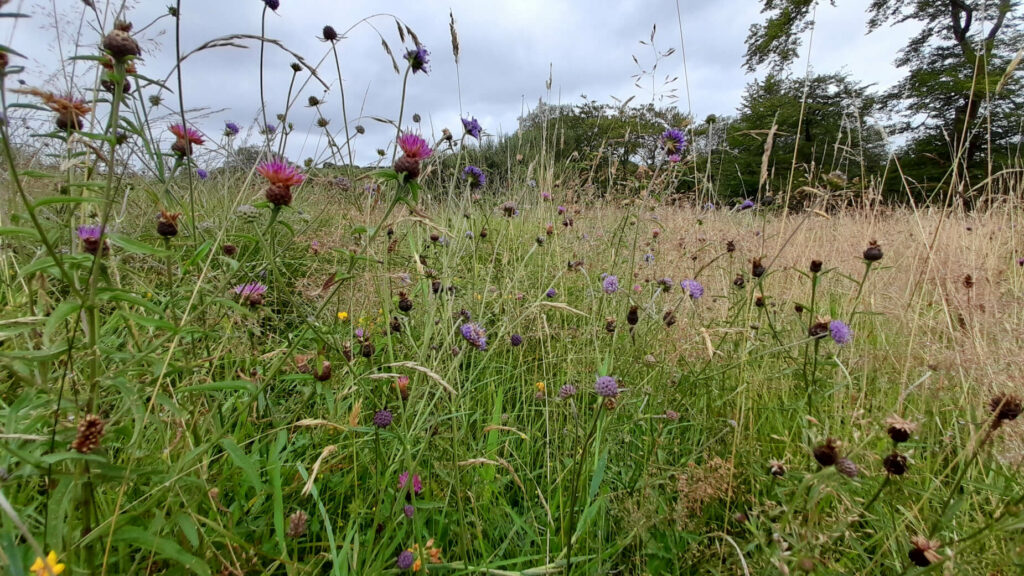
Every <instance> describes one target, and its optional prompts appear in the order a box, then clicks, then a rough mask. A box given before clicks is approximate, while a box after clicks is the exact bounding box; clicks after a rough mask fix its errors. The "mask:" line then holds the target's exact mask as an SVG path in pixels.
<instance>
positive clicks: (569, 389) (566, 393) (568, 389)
mask: <svg viewBox="0 0 1024 576" xmlns="http://www.w3.org/2000/svg"><path fill="white" fill-rule="evenodd" d="M575 395H576V387H575V386H573V385H572V384H565V385H563V386H562V387H561V388H559V389H558V397H559V398H560V399H562V400H568V399H569V398H572V397H573V396H575Z"/></svg>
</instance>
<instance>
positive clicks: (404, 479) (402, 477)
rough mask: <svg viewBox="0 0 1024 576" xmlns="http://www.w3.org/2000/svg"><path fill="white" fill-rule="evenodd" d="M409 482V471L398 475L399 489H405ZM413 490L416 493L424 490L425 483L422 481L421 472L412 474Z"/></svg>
mask: <svg viewBox="0 0 1024 576" xmlns="http://www.w3.org/2000/svg"><path fill="white" fill-rule="evenodd" d="M408 483H409V471H408V470H406V471H404V472H402V473H401V474H399V475H398V491H399V492H401V491H402V490H405V486H406V484H408ZM412 491H413V493H414V494H416V495H419V493H420V492H423V483H422V482H421V481H420V475H419V474H413V475H412Z"/></svg>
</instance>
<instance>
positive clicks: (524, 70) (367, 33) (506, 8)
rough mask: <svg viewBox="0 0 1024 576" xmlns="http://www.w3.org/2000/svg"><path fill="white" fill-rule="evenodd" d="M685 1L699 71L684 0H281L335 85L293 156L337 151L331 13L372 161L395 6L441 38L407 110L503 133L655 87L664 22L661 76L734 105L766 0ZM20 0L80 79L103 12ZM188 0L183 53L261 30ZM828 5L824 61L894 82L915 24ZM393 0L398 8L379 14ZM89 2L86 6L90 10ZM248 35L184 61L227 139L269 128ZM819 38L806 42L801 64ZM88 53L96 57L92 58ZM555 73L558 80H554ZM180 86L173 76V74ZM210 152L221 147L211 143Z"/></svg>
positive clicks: (32, 28)
mask: <svg viewBox="0 0 1024 576" xmlns="http://www.w3.org/2000/svg"><path fill="white" fill-rule="evenodd" d="M678 2H679V9H680V11H681V20H682V38H683V40H684V41H685V44H684V48H685V62H686V68H687V72H688V83H687V82H686V78H687V76H684V73H683V72H684V70H683V63H684V61H683V51H682V50H679V48H680V45H681V43H680V27H679V19H678V18H677V10H676V6H677V4H676V0H614V1H613V0H508V1H504V2H501V1H490V2H485V1H480V0H450V1H449V2H433V1H429V0H428V1H423V0H420V1H417V2H413V1H408V0H399V1H394V2H380V1H379V0H348V1H346V2H338V1H335V0H280V4H281V5H280V8H279V9H278V10H277V12H276V13H275V12H269V11H268V12H267V15H266V36H267V37H269V38H275V39H279V40H281V41H282V42H283V43H284V45H285V46H287V47H288V48H289V49H291V50H293V51H294V52H296V53H299V54H301V55H302V56H303V57H304V58H305V59H306V60H308V61H309V62H310V63H311V64H313V65H318V64H319V67H318V70H319V73H320V76H321V77H322V78H323V80H324V81H325V82H326V83H327V84H328V85H329V86H330V91H329V92H327V93H326V94H325V92H324V88H323V86H321V85H320V84H319V83H318V82H316V81H315V80H312V81H309V82H308V83H305V84H304V85H303V83H304V82H306V81H307V80H308V79H309V75H308V74H306V73H302V74H300V75H299V76H298V84H297V87H299V86H301V87H302V92H301V93H299V94H294V93H293V98H297V105H296V106H294V107H293V108H292V111H291V112H290V117H289V119H290V120H291V121H292V122H294V124H295V131H294V132H293V134H292V135H291V137H290V142H289V145H288V155H289V156H290V157H291V158H293V159H295V160H301V159H303V158H306V157H310V156H312V157H316V158H318V159H324V158H325V157H324V140H323V138H322V137H321V133H320V132H319V131H318V129H317V128H316V127H315V125H314V122H315V120H316V117H317V115H316V113H315V112H314V111H313V110H311V109H309V108H308V107H306V106H305V103H306V100H307V97H308V96H310V95H313V96H317V97H321V98H323V99H324V100H325V102H326V104H325V106H324V107H323V115H324V116H325V117H326V118H328V119H330V120H331V124H330V129H331V130H332V131H335V133H337V132H338V131H341V130H342V118H341V97H340V94H339V91H338V85H339V82H338V74H337V72H336V70H335V68H334V60H333V56H331V55H330V44H328V43H324V42H322V41H320V40H319V39H318V38H317V37H318V36H319V35H320V32H321V30H322V28H323V26H324V25H325V24H330V25H332V26H333V27H335V28H336V29H337V30H338V31H339V33H345V38H344V40H342V41H341V42H340V43H339V44H338V48H339V53H340V64H341V72H342V74H343V76H344V79H345V82H344V86H345V95H346V105H347V110H348V115H349V122H350V127H351V126H354V125H355V124H357V123H358V124H362V125H364V126H365V127H366V130H367V132H366V134H365V135H362V136H359V137H358V138H356V139H355V140H354V141H353V143H354V147H355V150H356V155H357V161H359V162H361V163H366V162H369V161H372V160H373V159H375V158H376V153H375V150H376V149H377V148H380V147H385V146H387V145H388V144H389V143H390V142H392V141H393V129H387V128H386V127H385V126H384V125H383V124H380V123H378V122H376V121H374V120H372V119H371V117H374V116H377V117H385V118H389V119H395V118H397V116H398V113H399V105H400V101H401V90H402V76H401V75H398V74H395V73H394V71H393V70H392V66H391V60H390V59H389V57H388V56H387V54H386V53H385V51H384V49H383V48H382V46H381V36H383V38H384V39H385V40H386V41H387V42H388V44H389V45H390V46H391V48H392V50H393V51H394V52H395V55H396V57H399V64H400V65H404V62H403V61H401V59H400V56H401V54H402V53H404V51H405V50H406V49H407V48H408V47H409V46H410V45H411V42H410V41H408V40H407V42H406V46H405V47H403V46H402V42H401V40H400V39H399V37H398V33H397V31H396V26H395V23H394V18H395V17H398V18H400V19H401V20H402V21H403V22H404V23H405V24H407V25H408V26H410V27H411V28H412V29H413V30H414V31H415V32H416V34H417V36H418V37H419V38H420V40H421V41H422V42H423V44H424V45H425V46H426V47H427V48H428V49H429V50H430V52H431V64H430V73H429V75H422V74H417V75H413V76H411V77H410V78H409V82H408V93H407V97H406V107H405V122H404V123H405V124H406V125H411V120H410V117H411V116H412V114H413V113H418V114H420V116H421V117H422V123H421V125H420V129H421V131H422V132H423V133H424V134H425V135H427V136H431V135H439V134H440V132H441V128H443V127H448V128H450V129H451V130H452V131H453V132H454V133H455V134H456V135H457V136H458V135H461V124H460V122H459V118H460V115H462V116H465V115H471V116H475V117H476V118H478V119H479V121H480V123H481V124H482V125H483V127H484V129H485V131H486V133H488V134H490V135H492V136H496V135H498V134H502V133H504V134H508V133H510V132H512V131H514V130H515V128H516V118H517V117H518V116H520V114H521V113H522V112H523V111H524V110H528V109H529V108H531V107H533V106H535V105H536V103H537V102H538V100H539V99H542V98H543V99H544V100H546V101H548V102H551V103H557V102H561V103H577V102H580V100H581V95H586V96H587V97H588V98H590V99H596V100H599V101H606V102H610V101H611V100H612V97H616V98H619V99H625V98H627V97H629V96H633V95H635V96H636V100H634V101H635V102H645V101H650V99H651V97H652V96H651V89H650V79H649V78H648V79H646V82H645V86H646V88H645V89H644V90H638V89H636V88H635V87H634V85H633V82H634V80H633V78H632V76H633V75H634V74H636V73H637V72H638V71H639V68H638V67H637V65H636V63H634V61H633V56H636V57H637V59H638V60H639V62H640V63H641V64H642V65H644V66H645V67H648V68H649V67H650V65H651V64H653V59H654V58H653V53H652V51H651V49H650V47H649V46H643V45H641V44H640V43H639V41H640V40H647V39H649V36H650V33H651V28H652V25H655V24H657V35H656V36H655V45H656V46H657V48H658V49H660V50H666V49H668V48H672V47H675V48H676V52H675V54H674V55H672V56H670V57H669V58H666V59H664V60H662V61H661V62H660V64H659V68H658V71H659V78H661V79H663V78H664V76H665V75H672V76H679V80H678V82H677V83H676V84H675V86H677V88H678V94H679V100H678V106H679V108H680V109H682V110H684V111H687V110H690V111H691V112H692V113H693V115H694V117H696V118H698V119H701V118H704V117H705V116H706V115H707V114H712V113H714V114H719V115H721V114H730V113H733V112H734V111H735V109H736V107H737V106H738V104H739V101H740V95H741V94H742V92H743V88H744V85H745V84H746V83H747V82H749V81H751V80H752V77H751V76H749V75H747V74H746V73H745V72H744V70H743V68H742V61H743V51H744V44H743V41H744V38H745V37H746V34H747V30H748V28H749V26H750V25H751V24H752V23H754V22H757V21H759V19H760V18H761V15H760V13H759V5H760V2H759V1H758V0H713V1H708V0H678ZM170 3H172V2H171V0H165V1H159V0H143V1H136V2H135V3H134V6H132V4H133V3H132V2H129V3H128V4H129V8H130V12H129V17H130V18H129V19H130V20H131V21H133V22H134V23H135V27H136V30H139V29H140V28H143V27H145V26H147V24H149V23H151V22H152V21H153V20H154V19H155V18H157V17H158V16H160V15H161V14H163V13H166V5H167V4H170ZM19 4H20V9H21V11H23V12H28V13H31V14H32V15H33V18H32V19H31V20H25V21H21V22H19V23H18V24H17V27H13V26H12V25H11V21H9V20H8V21H5V22H4V23H3V24H0V42H2V43H4V44H7V45H9V46H12V47H13V48H14V49H16V50H18V51H19V52H21V53H23V54H25V55H26V56H27V57H28V58H29V60H28V61H27V62H25V64H26V66H27V68H28V71H27V74H26V75H25V76H24V77H25V78H26V79H27V80H28V82H29V83H30V84H33V85H40V86H44V87H46V88H48V89H52V90H54V91H65V90H67V89H68V86H69V82H70V80H69V79H68V77H67V75H66V74H62V73H58V72H54V71H55V70H58V69H59V68H60V67H59V66H58V64H57V63H58V62H59V60H60V57H61V55H62V54H63V55H64V56H65V57H66V56H67V55H68V54H70V53H72V52H73V51H74V50H75V43H76V39H77V42H78V43H79V45H80V48H79V50H80V51H84V52H88V51H90V50H92V49H93V48H92V47H94V46H96V45H97V44H98V42H99V38H100V32H99V29H100V26H98V25H97V23H96V22H97V20H96V17H95V16H94V15H92V14H91V11H86V10H85V8H84V6H82V4H81V3H80V2H77V1H74V0H63V1H62V2H58V3H57V4H60V5H61V6H62V7H61V8H59V12H60V13H59V14H57V15H54V14H53V13H52V8H50V6H52V4H51V2H41V1H40V0H14V2H13V3H12V6H17V5H19ZM96 4H97V5H98V6H100V7H101V9H102V8H103V7H104V5H105V2H104V1H103V0H96ZM113 4H114V5H120V3H119V2H114V3H113ZM182 4H183V6H182V14H181V45H182V51H183V52H188V51H189V50H192V49H193V48H195V47H197V46H199V45H201V44H202V43H204V42H207V41H209V40H212V39H214V38H217V37H221V36H227V35H231V34H254V35H258V34H260V27H261V20H262V18H263V2H262V1H261V0H206V1H197V0H184V1H183V2H182ZM824 4H825V6H823V7H821V8H820V9H819V11H818V24H817V28H816V30H815V32H814V39H813V44H812V45H811V46H810V63H811V66H812V67H813V68H814V70H815V71H818V72H831V71H837V70H845V71H848V72H850V73H851V74H852V75H853V76H854V77H855V78H858V79H860V80H862V81H865V82H872V83H877V85H878V86H879V87H880V88H884V87H887V86H889V85H891V84H892V83H894V82H895V81H896V80H897V79H898V78H899V71H898V70H896V69H895V68H894V67H893V66H892V60H893V58H894V57H895V54H896V52H897V50H898V49H899V48H900V47H901V46H902V45H903V43H904V42H905V41H906V38H907V36H908V34H911V33H912V30H910V29H907V28H906V27H904V28H902V29H894V30H882V31H879V32H876V33H874V34H872V35H870V36H866V35H865V33H864V31H865V27H864V23H865V19H866V15H865V13H864V9H865V8H866V6H867V4H868V0H845V1H843V2H840V6H839V7H838V8H832V7H830V6H828V3H824ZM449 10H451V11H452V12H453V13H454V15H455V20H456V26H457V30H458V36H459V43H460V46H461V55H460V60H459V66H458V67H456V63H455V59H454V57H453V55H452V46H451V39H450V34H449V30H448V20H449ZM381 11H386V12H387V14H386V15H379V16H374V17H371V18H369V19H366V18H367V17H370V16H371V15H374V14H378V13H380V12H381ZM83 14H87V16H86V18H85V20H84V23H83V19H82V17H83ZM364 19H366V20H364ZM109 20H110V18H108V21H109ZM173 25H174V23H173V20H171V19H170V18H168V17H164V18H162V19H159V20H158V21H156V22H155V23H153V24H152V25H151V26H149V27H147V28H145V29H144V30H142V31H140V32H139V35H138V36H139V39H140V40H141V41H142V44H143V48H144V51H145V54H144V61H143V62H141V63H140V70H139V71H140V73H142V74H144V75H146V76H149V77H151V78H164V77H165V76H167V75H168V74H169V73H170V72H171V71H172V67H173V63H174V27H173ZM55 38H56V39H58V40H59V41H57V42H55V41H54V39H55ZM247 45H248V46H249V47H250V48H249V49H238V48H218V49H213V50H208V51H203V52H200V53H197V54H195V55H193V56H191V57H189V58H188V59H187V60H186V61H185V62H184V64H183V66H182V71H183V84H184V86H183V92H182V93H183V95H184V101H185V106H186V108H188V109H195V110H197V112H196V113H195V114H194V117H195V120H194V122H195V123H196V125H197V126H198V127H199V128H200V129H202V130H203V131H205V132H207V133H208V134H210V136H211V139H213V140H216V139H218V135H219V133H220V132H221V131H222V130H223V125H224V122H225V121H228V120H230V121H234V122H237V123H239V124H241V125H242V126H243V127H249V129H248V130H247V135H246V138H248V140H249V141H256V140H257V139H258V138H259V136H258V135H257V134H256V133H255V131H254V130H255V127H256V124H257V119H258V118H259V113H258V110H259V102H260V92H259V56H260V55H259V45H258V43H254V42H252V41H249V42H247ZM807 46H808V44H807V42H806V41H805V43H804V47H805V48H804V52H803V54H802V55H801V60H800V63H799V68H800V70H801V72H802V70H803V68H804V66H805V64H806V58H807V52H806V50H807ZM293 61H294V58H293V57H292V56H290V55H288V54H287V53H285V52H283V51H281V50H279V49H277V48H273V47H268V48H267V51H266V57H265V93H266V101H267V112H268V117H269V118H271V119H273V117H274V116H275V115H276V114H277V113H280V112H283V111H284V109H285V101H286V97H287V94H288V89H289V81H290V78H291V70H290V68H289V64H290V63H291V62H293ZM78 66H79V67H80V68H83V65H82V64H81V63H80V64H78ZM85 69H87V68H85ZM403 70H404V68H403ZM457 72H458V74H457ZM549 74H550V77H551V79H552V84H551V90H550V92H549V91H548V90H547V89H546V87H545V83H546V82H547V80H548V77H549ZM79 80H80V82H81V81H82V80H84V81H85V82H84V83H83V84H82V85H83V86H86V87H88V86H91V83H92V82H93V79H92V78H91V77H86V76H81V77H80V79H79ZM460 80H461V82H460ZM172 87H176V86H175V80H174V79H173V78H172ZM460 87H461V89H460ZM687 88H688V90H687ZM76 90H77V91H81V90H80V89H78V88H76ZM687 92H688V93H689V97H688V96H687ZM660 93H662V94H664V93H665V92H664V91H663V90H661V91H660ZM147 95H148V93H147ZM164 96H165V99H166V101H167V104H168V105H170V106H174V105H176V100H177V95H176V94H168V93H166V92H165V93H164ZM199 110H202V112H201V113H200V112H199ZM166 111H167V112H170V109H169V108H167V109H166ZM271 121H272V122H273V123H276V122H274V121H273V120H271ZM209 161H210V162H211V163H215V162H216V160H215V159H213V158H211V159H210V160H209Z"/></svg>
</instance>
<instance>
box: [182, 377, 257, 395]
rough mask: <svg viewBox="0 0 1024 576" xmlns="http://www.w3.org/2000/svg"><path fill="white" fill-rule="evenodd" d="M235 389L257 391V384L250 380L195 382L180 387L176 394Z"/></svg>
mask: <svg viewBox="0 0 1024 576" xmlns="http://www.w3.org/2000/svg"><path fill="white" fill-rule="evenodd" d="M233 390H244V391H246V392H255V391H256V385H255V384H253V383H252V382H249V381H248V380H224V381H221V382H211V383H209V384H195V385H192V386H186V387H184V388H178V389H176V390H175V393H176V394H190V393H193V392H227V391H233Z"/></svg>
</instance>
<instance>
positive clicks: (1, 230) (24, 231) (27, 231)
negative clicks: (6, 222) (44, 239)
mask: <svg viewBox="0 0 1024 576" xmlns="http://www.w3.org/2000/svg"><path fill="white" fill-rule="evenodd" d="M0 236H24V237H28V238H31V239H32V240H39V233H38V232H36V231H35V230H33V229H32V228H21V227H20V226H0Z"/></svg>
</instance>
